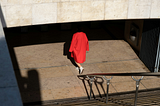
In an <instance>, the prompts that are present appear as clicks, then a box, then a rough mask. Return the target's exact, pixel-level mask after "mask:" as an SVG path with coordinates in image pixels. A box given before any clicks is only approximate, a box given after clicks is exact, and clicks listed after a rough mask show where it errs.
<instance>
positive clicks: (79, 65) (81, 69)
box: [75, 61, 84, 74]
mask: <svg viewBox="0 0 160 106" xmlns="http://www.w3.org/2000/svg"><path fill="white" fill-rule="evenodd" d="M75 63H76V64H77V65H78V67H79V70H80V71H79V74H82V73H83V71H84V68H83V67H82V66H81V64H80V63H77V62H76V61H75Z"/></svg>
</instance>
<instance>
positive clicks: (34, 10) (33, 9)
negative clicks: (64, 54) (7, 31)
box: [0, 0, 160, 27]
mask: <svg viewBox="0 0 160 106" xmlns="http://www.w3.org/2000/svg"><path fill="white" fill-rule="evenodd" d="M0 3H1V9H0V10H1V11H0V12H1V13H0V17H1V19H3V20H2V21H3V27H16V26H27V25H37V24H48V23H63V22H75V21H92V20H114V19H144V18H145V19H150V18H160V12H159V9H160V6H159V5H160V0H0Z"/></svg>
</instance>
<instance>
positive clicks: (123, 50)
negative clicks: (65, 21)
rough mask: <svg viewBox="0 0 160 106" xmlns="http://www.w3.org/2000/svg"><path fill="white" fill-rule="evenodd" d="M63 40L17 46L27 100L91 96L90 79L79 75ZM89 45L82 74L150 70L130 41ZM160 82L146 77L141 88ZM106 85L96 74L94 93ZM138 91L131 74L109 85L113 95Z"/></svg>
mask: <svg viewBox="0 0 160 106" xmlns="http://www.w3.org/2000/svg"><path fill="white" fill-rule="evenodd" d="M64 43H65V42H61V43H50V44H40V45H30V46H21V47H15V48H14V51H15V54H16V58H17V62H18V65H19V74H20V76H19V78H18V82H19V88H20V91H21V96H22V100H23V102H24V103H27V102H36V101H46V100H58V99H67V98H77V97H85V98H88V96H89V94H90V84H89V80H88V79H87V78H85V77H81V78H80V77H79V78H78V77H77V75H79V73H78V71H77V70H76V69H75V66H74V64H73V61H72V60H71V59H70V58H68V56H67V55H64ZM89 45H90V51H89V52H87V57H86V61H85V62H84V63H83V64H82V66H83V67H84V69H85V70H84V73H83V74H90V73H116V72H118V73H131V72H149V70H148V69H147V68H146V66H145V65H144V64H143V63H142V62H141V60H140V59H139V58H138V56H137V55H136V54H135V52H134V51H133V50H132V48H131V47H130V46H129V44H128V43H126V42H125V41H123V40H99V41H97V40H96V41H89ZM107 78H108V77H107ZM109 78H110V77H109ZM135 78H139V77H135ZM159 81H160V78H159V77H153V76H151V77H145V78H144V79H143V80H142V81H141V83H140V87H139V89H140V90H145V89H150V88H157V87H160V85H159ZM106 87H107V84H106V80H104V79H103V77H97V78H96V81H95V82H94V83H93V93H94V95H96V96H99V97H100V96H102V95H104V94H105V93H106ZM135 90H136V82H135V81H134V80H133V79H132V78H131V77H130V76H120V77H118V76H115V77H113V79H112V80H111V83H110V86H109V93H110V94H112V93H120V92H128V91H135ZM36 98H37V99H36Z"/></svg>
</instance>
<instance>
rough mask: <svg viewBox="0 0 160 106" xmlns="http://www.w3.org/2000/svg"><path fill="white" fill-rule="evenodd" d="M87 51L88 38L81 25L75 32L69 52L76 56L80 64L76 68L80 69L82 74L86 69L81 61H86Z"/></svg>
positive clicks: (77, 62) (76, 61)
mask: <svg viewBox="0 0 160 106" xmlns="http://www.w3.org/2000/svg"><path fill="white" fill-rule="evenodd" d="M86 51H89V43H88V38H87V36H86V34H85V33H84V32H82V28H81V27H79V28H78V31H77V32H76V33H75V34H73V37H72V41H71V45H70V49H69V52H71V57H73V58H74V60H75V63H76V64H77V66H78V67H76V69H77V70H79V73H80V74H82V73H83V70H84V68H83V67H82V66H81V64H80V63H83V62H85V60H86Z"/></svg>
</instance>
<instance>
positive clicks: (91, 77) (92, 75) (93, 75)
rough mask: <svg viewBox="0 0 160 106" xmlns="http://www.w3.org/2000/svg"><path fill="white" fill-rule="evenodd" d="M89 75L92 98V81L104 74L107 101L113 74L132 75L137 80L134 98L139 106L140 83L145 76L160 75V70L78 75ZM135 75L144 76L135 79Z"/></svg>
mask: <svg viewBox="0 0 160 106" xmlns="http://www.w3.org/2000/svg"><path fill="white" fill-rule="evenodd" d="M85 76H86V77H87V78H88V79H89V81H90V100H91V93H92V83H93V82H94V79H95V78H96V77H97V76H103V78H104V79H105V80H106V81H107V91H106V103H108V92H109V84H110V80H111V79H112V78H113V76H132V79H133V80H134V81H136V93H135V99H134V106H137V97H138V88H139V83H140V81H141V80H142V79H143V77H144V76H160V72H157V73H151V72H142V73H92V74H86V75H78V77H85ZM106 76H112V77H111V78H109V79H107V78H106ZM133 76H142V77H141V78H140V79H135V78H134V77H133Z"/></svg>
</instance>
